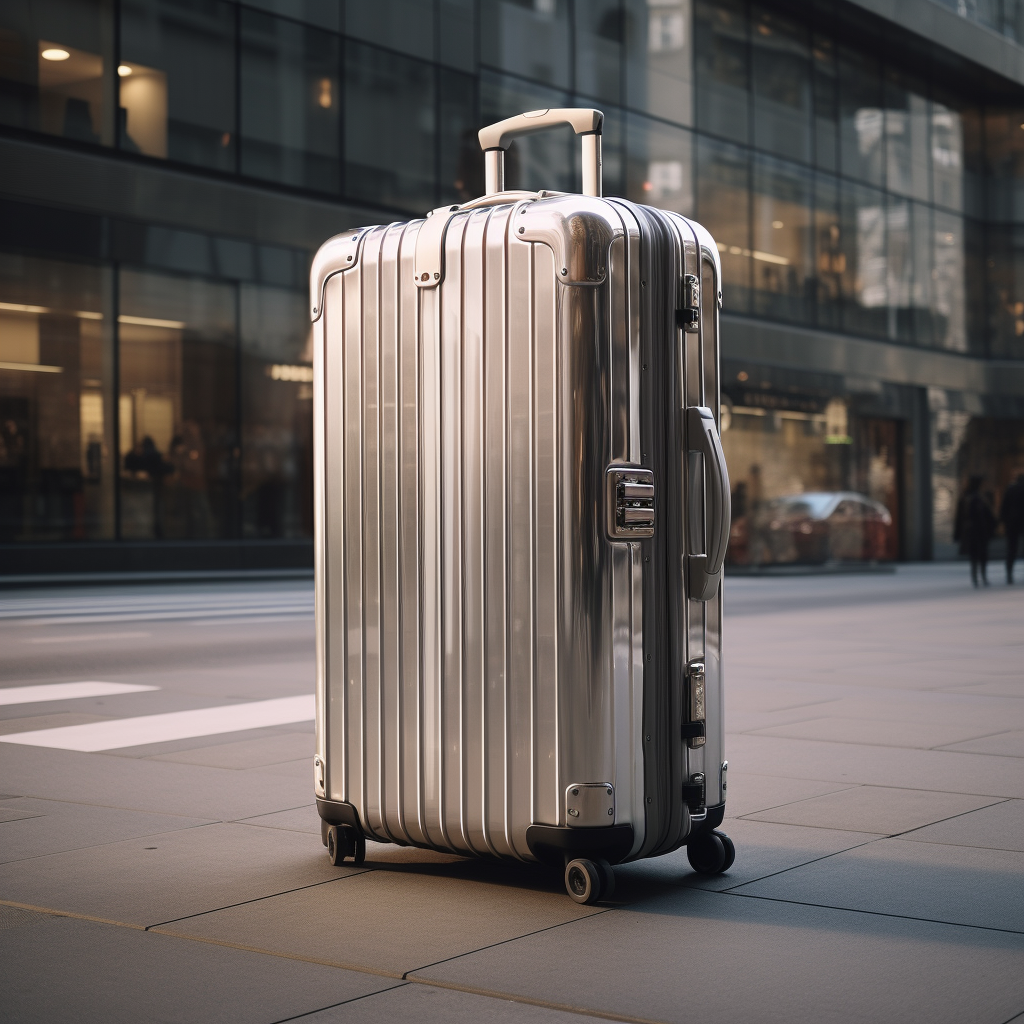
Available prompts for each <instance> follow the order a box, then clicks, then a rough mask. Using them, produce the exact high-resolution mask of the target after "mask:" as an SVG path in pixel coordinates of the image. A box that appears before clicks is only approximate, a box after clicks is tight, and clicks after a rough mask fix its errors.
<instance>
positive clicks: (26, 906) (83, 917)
mask: <svg viewBox="0 0 1024 1024" xmlns="http://www.w3.org/2000/svg"><path fill="white" fill-rule="evenodd" d="M0 906H2V907H14V908H16V909H17V910H31V911H33V912H35V913H36V914H46V915H47V916H48V917H73V918H74V919H75V920H76V921H91V922H92V923H93V924H112V925H114V926H115V927H117V928H131V929H132V930H133V931H137V932H144V931H146V929H145V928H144V927H143V926H142V925H141V924H131V923H130V922H128V921H113V920H111V919H110V918H107V917H96V916H94V915H93V914H78V913H76V912H75V911H73V910H54V909H53V907H37V906H35V905H33V904H31V903H16V902H15V901H14V900H0Z"/></svg>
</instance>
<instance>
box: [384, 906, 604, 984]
mask: <svg viewBox="0 0 1024 1024" xmlns="http://www.w3.org/2000/svg"><path fill="white" fill-rule="evenodd" d="M614 909H615V908H614V907H607V908H605V909H604V910H597V911H595V912H594V913H593V914H588V915H586V916H585V917H578V918H576V919H575V920H572V921H559V922H558V923H557V924H549V925H547V926H546V927H544V928H536V929H534V930H533V931H532V932H523V934H522V935H513V936H512V937H511V938H508V939H501V940H500V941H499V942H489V943H488V944H487V945H486V946H479V947H478V948H476V949H474V950H473V952H474V953H482V952H484V950H487V949H497V948H498V946H507V945H508V944H509V943H510V942H518V941H519V940H520V939H529V938H531V937H532V936H534V935H542V934H543V933H544V932H550V931H554V930H555V929H556V928H564V927H565V926H566V925H570V924H578V923H579V922H580V921H590V920H592V919H593V918H595V917H601V916H602V915H604V914H610V913H611V912H612V911H613V910H614ZM468 955H469V954H468V953H456V954H455V956H446V957H445V958H444V959H443V960H437V961H435V962H434V963H432V964H420V966H419V967H412V968H410V969H409V970H408V971H406V972H405V974H403V975H402V979H403V981H409V980H410V979H409V976H410V975H411V974H413V973H414V972H415V971H429V970H430V969H431V968H433V967H440V966H441V964H446V963H449V962H450V961H452V960H459V959H460V958H461V957H464V956H468Z"/></svg>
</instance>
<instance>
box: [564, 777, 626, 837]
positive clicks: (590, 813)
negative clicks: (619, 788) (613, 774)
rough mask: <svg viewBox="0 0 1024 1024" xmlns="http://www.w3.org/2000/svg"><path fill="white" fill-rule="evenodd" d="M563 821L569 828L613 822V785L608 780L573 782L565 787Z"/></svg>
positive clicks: (597, 826) (601, 825)
mask: <svg viewBox="0 0 1024 1024" xmlns="http://www.w3.org/2000/svg"><path fill="white" fill-rule="evenodd" d="M565 823H566V825H568V826H570V827H571V828H607V827H608V826H609V825H614V824H615V787H614V786H613V785H612V784H611V783H610V782H574V783H572V784H571V785H569V786H566V788H565Z"/></svg>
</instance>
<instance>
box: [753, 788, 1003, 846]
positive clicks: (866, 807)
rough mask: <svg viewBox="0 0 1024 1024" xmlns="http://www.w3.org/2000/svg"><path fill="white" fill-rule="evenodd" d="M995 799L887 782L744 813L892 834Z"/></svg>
mask: <svg viewBox="0 0 1024 1024" xmlns="http://www.w3.org/2000/svg"><path fill="white" fill-rule="evenodd" d="M995 802H996V801H995V799H994V798H992V797H976V796H963V795H961V794H954V793H934V792H929V791H928V790H921V789H890V788H888V787H885V786H857V787H856V788H854V789H844V790H842V791H840V792H838V793H829V794H827V795H825V796H815V797H811V798H810V799H808V800H800V801H797V802H796V803H792V804H786V805H785V806H783V807H773V808H772V809H771V810H767V811H757V812H755V813H754V814H750V815H747V817H748V818H750V819H753V820H754V821H777V822H782V823H785V824H789V825H809V826H811V827H814V828H834V829H850V830H851V831H854V832H877V833H881V834H883V835H895V834H897V833H900V832H906V831H908V830H909V829H912V828H920V827H921V826H922V825H928V824H931V823H932V822H934V821H940V820H942V819H943V818H949V817H951V816H952V815H954V814H962V813H964V812H965V811H973V810H975V809H977V808H978V807H985V806H987V805H989V804H992V803H995Z"/></svg>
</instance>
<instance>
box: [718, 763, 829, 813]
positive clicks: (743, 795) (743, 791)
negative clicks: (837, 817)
mask: <svg viewBox="0 0 1024 1024" xmlns="http://www.w3.org/2000/svg"><path fill="white" fill-rule="evenodd" d="M847 788H849V787H847V786H844V785H843V784H842V783H841V782H815V781H814V780H813V779H783V778H777V777H775V776H771V775H755V774H752V773H751V772H738V771H735V770H734V769H733V767H732V765H731V764H730V765H729V790H728V793H727V794H726V797H727V798H726V802H725V815H726V820H728V819H729V818H738V817H739V816H740V815H741V814H752V813H753V812H754V811H765V810H767V809H768V808H769V807H780V806H782V805H783V804H791V803H793V802H794V801H796V800H806V799H807V798H808V797H811V796H823V795H824V794H825V793H838V792H839V791H840V790H841V789H847Z"/></svg>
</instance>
